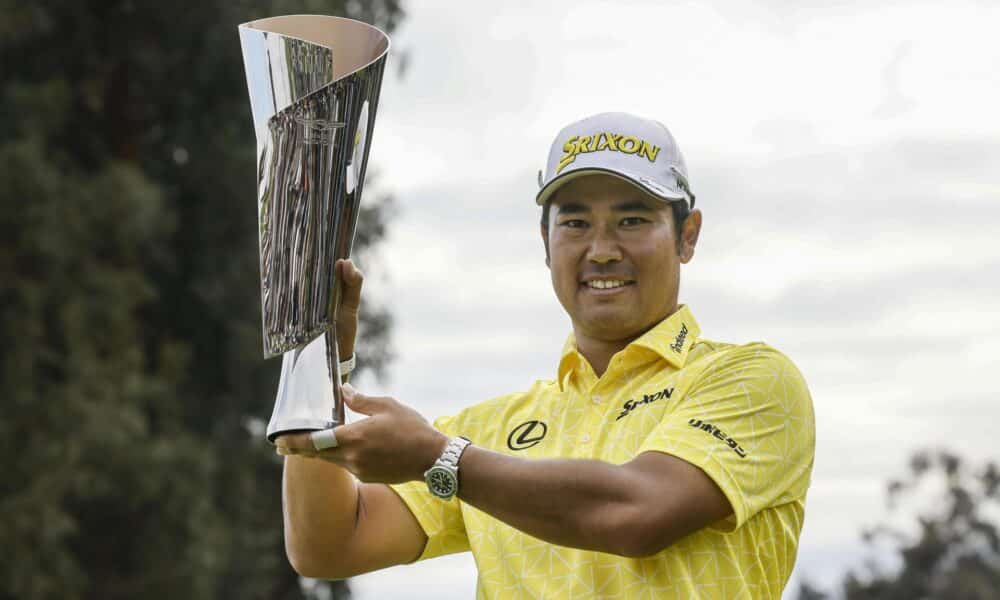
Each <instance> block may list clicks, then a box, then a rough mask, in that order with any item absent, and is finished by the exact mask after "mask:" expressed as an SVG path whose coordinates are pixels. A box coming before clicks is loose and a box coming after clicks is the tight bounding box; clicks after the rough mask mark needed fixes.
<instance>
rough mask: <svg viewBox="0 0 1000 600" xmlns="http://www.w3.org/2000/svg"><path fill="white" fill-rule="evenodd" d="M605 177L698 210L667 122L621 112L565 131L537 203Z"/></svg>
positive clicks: (543, 178)
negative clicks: (584, 180)
mask: <svg viewBox="0 0 1000 600" xmlns="http://www.w3.org/2000/svg"><path fill="white" fill-rule="evenodd" d="M594 173H605V174H608V175H613V176H615V177H619V178H621V179H624V180H625V181H628V182H629V183H632V184H635V185H637V186H639V187H640V188H642V189H643V190H645V191H647V192H649V193H650V194H651V195H653V196H655V197H656V198H660V199H661V200H664V201H665V202H675V201H681V200H683V201H686V202H687V203H688V207H689V208H693V207H694V194H692V193H691V188H690V186H689V185H688V181H687V166H685V164H684V156H683V155H682V154H681V149H680V148H678V147H677V142H676V141H675V140H674V136H672V135H671V134H670V131H669V130H668V129H667V128H666V126H665V125H664V124H663V123H660V122H659V121H652V120H649V119H643V118H641V117H637V116H635V115H630V114H628V113H620V112H607V113H601V114H597V115H594V116H592V117H587V118H585V119H582V120H580V121H577V122H575V123H571V124H569V125H567V126H566V127H564V128H563V130H562V131H560V132H559V134H558V135H556V139H555V140H554V141H553V142H552V148H551V149H550V150H549V160H548V162H547V163H546V166H545V171H544V172H542V171H539V172H538V185H539V187H540V188H541V189H540V190H538V195H537V196H536V197H535V202H536V203H537V204H538V205H540V206H541V205H544V204H545V201H546V200H548V199H549V198H550V197H551V196H552V194H554V193H555V191H556V190H558V189H559V188H560V187H562V186H563V185H565V184H566V183H568V182H570V181H572V180H573V179H576V178H577V177H580V176H583V175H590V174H594Z"/></svg>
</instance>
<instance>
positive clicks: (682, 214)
mask: <svg viewBox="0 0 1000 600" xmlns="http://www.w3.org/2000/svg"><path fill="white" fill-rule="evenodd" d="M554 197H555V194H553V195H551V196H549V198H548V199H547V200H546V201H545V205H544V206H542V221H541V225H542V227H544V228H545V229H546V230H548V228H549V212H550V209H551V208H552V199H553V198H554ZM670 210H671V212H672V213H673V215H674V231H675V233H676V234H677V236H676V237H677V245H678V247H679V246H680V243H681V231H683V229H684V221H685V220H686V219H687V218H688V215H690V214H691V208H690V207H689V206H688V203H687V201H685V200H676V201H674V202H671V203H670Z"/></svg>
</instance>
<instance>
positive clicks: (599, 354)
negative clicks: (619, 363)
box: [576, 333, 638, 377]
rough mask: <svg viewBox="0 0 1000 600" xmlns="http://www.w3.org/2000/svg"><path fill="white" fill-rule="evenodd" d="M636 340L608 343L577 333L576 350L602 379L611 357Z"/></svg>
mask: <svg viewBox="0 0 1000 600" xmlns="http://www.w3.org/2000/svg"><path fill="white" fill-rule="evenodd" d="M636 337H638V336H636ZM634 339H636V338H631V339H625V340H616V341H607V340H600V339H596V338H592V337H587V336H586V335H581V334H580V333H577V334H576V349H577V350H578V351H579V352H580V354H582V355H583V357H584V358H585V359H587V362H589V363H590V366H591V368H592V369H594V373H595V374H596V375H597V376H598V377H600V376H601V375H604V372H605V371H607V370H608V363H609V362H611V357H612V356H614V355H615V353H616V352H619V351H620V350H621V349H623V348H624V347H625V346H628V345H629V343H631V342H632V340H634Z"/></svg>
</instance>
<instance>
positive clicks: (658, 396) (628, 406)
mask: <svg viewBox="0 0 1000 600" xmlns="http://www.w3.org/2000/svg"><path fill="white" fill-rule="evenodd" d="M673 395H674V388H672V387H670V388H663V389H662V390H660V391H658V392H656V393H655V394H643V395H642V400H626V401H625V404H623V405H622V412H621V413H620V414H619V415H618V417H617V418H616V419H615V421H618V420H619V419H621V418H622V417H627V416H628V415H629V413H631V412H632V411H633V410H635V409H637V408H639V407H640V406H645V405H647V404H652V403H653V402H656V401H657V400H662V399H664V398H670V397H671V396H673Z"/></svg>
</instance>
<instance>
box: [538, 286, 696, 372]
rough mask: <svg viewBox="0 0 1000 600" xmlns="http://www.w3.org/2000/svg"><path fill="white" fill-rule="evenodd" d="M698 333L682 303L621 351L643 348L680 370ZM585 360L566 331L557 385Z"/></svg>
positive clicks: (691, 316) (692, 316) (572, 337)
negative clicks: (566, 335)
mask: <svg viewBox="0 0 1000 600" xmlns="http://www.w3.org/2000/svg"><path fill="white" fill-rule="evenodd" d="M700 334H701V328H700V327H699V326H698V322H697V321H696V320H695V318H694V315H693V314H692V313H691V309H689V308H688V307H687V305H685V304H682V305H681V306H680V307H679V308H678V309H677V311H676V312H674V313H673V314H672V315H670V316H669V317H667V318H665V319H663V320H662V321H660V322H659V323H658V324H657V325H656V326H655V327H653V328H652V329H650V330H649V331H647V332H646V333H644V334H642V335H641V336H639V337H638V338H636V339H635V340H632V342H631V343H629V345H628V346H626V347H625V351H628V350H629V349H630V348H644V349H646V350H649V351H651V352H654V353H655V354H657V355H658V356H660V357H661V358H663V359H664V360H666V361H667V362H669V363H670V364H672V365H673V366H674V367H676V368H678V369H680V368H681V367H683V366H684V363H685V362H686V361H687V357H688V352H690V350H691V347H692V346H694V343H695V340H697V338H698V336H699V335H700ZM585 360H586V359H584V358H583V355H581V354H580V353H579V352H578V351H577V347H576V336H575V335H574V334H572V333H570V334H569V336H568V337H567V338H566V343H565V344H563V350H562V354H561V355H560V358H559V371H558V373H559V386H560V387H561V388H562V389H565V387H566V385H565V384H566V381H567V378H568V377H569V376H570V375H571V374H572V373H573V372H574V371H575V370H576V369H577V368H578V367H579V366H580V365H581V364H582V363H583V362H584V361H585Z"/></svg>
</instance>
